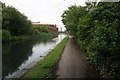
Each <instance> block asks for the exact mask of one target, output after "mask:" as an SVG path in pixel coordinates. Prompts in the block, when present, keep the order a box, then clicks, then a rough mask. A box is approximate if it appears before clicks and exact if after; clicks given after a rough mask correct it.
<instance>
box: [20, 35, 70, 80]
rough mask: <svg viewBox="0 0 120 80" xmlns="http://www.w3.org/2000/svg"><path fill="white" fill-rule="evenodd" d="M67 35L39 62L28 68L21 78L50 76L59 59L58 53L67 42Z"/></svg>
mask: <svg viewBox="0 0 120 80" xmlns="http://www.w3.org/2000/svg"><path fill="white" fill-rule="evenodd" d="M67 39H68V36H67V37H66V38H64V39H63V41H62V42H61V43H59V44H58V45H57V46H56V47H55V48H54V49H53V50H52V51H50V52H49V53H48V54H47V56H45V57H44V59H42V60H41V61H40V62H38V63H37V64H36V65H35V66H34V67H33V68H31V69H30V70H28V71H27V72H26V73H25V75H24V76H23V77H22V79H26V78H38V79H39V78H42V79H43V78H44V79H45V78H50V77H51V76H50V72H51V71H52V70H53V67H54V66H55V65H56V64H57V62H58V61H59V60H60V55H61V53H62V51H63V50H64V47H65V45H66V43H67Z"/></svg>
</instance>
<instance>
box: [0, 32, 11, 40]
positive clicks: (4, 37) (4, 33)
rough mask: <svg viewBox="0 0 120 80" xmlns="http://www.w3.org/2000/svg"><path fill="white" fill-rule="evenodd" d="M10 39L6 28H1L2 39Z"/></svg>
mask: <svg viewBox="0 0 120 80" xmlns="http://www.w3.org/2000/svg"><path fill="white" fill-rule="evenodd" d="M10 39H11V36H10V32H9V31H7V30H2V41H9V40H10Z"/></svg>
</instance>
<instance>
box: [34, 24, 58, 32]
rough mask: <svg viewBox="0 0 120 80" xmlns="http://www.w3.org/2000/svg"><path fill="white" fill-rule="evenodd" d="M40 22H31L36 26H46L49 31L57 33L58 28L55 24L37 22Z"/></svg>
mask: <svg viewBox="0 0 120 80" xmlns="http://www.w3.org/2000/svg"><path fill="white" fill-rule="evenodd" d="M39 23H40V22H32V24H34V25H37V26H44V25H46V26H48V30H49V33H58V28H57V26H56V25H53V24H39Z"/></svg>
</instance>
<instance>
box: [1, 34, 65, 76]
mask: <svg viewBox="0 0 120 80" xmlns="http://www.w3.org/2000/svg"><path fill="white" fill-rule="evenodd" d="M65 37H66V35H64V34H59V35H58V36H56V37H53V36H51V37H48V36H41V37H40V36H39V37H34V38H31V39H27V40H20V41H14V42H9V43H3V44H2V77H3V78H5V77H6V78H13V77H12V76H13V75H15V74H17V72H18V71H19V70H23V69H26V68H28V69H29V68H30V67H31V66H33V65H34V64H35V62H37V61H39V60H41V59H43V58H44V56H46V54H47V53H48V52H49V51H50V50H51V49H53V48H54V47H55V46H56V45H57V44H58V43H59V42H61V41H62V39H63V38H65ZM31 64H32V65H31Z"/></svg>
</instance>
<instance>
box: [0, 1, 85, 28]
mask: <svg viewBox="0 0 120 80" xmlns="http://www.w3.org/2000/svg"><path fill="white" fill-rule="evenodd" d="M1 1H2V2H4V3H6V5H10V6H13V7H15V8H17V9H18V10H19V11H20V12H21V13H24V14H25V15H26V16H27V17H28V19H29V20H31V21H33V22H35V21H40V23H41V24H56V25H58V27H62V28H63V29H65V28H64V25H63V24H62V22H61V19H62V18H61V15H62V13H63V11H64V10H66V9H67V8H68V7H69V6H70V5H74V4H76V5H82V6H83V5H84V2H85V1H86V0H65V1H64V0H1Z"/></svg>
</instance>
